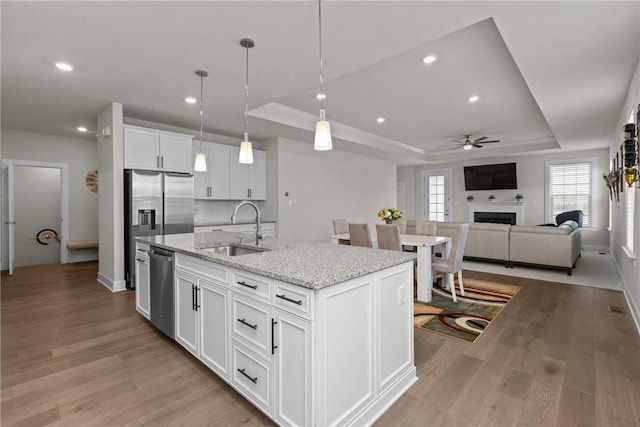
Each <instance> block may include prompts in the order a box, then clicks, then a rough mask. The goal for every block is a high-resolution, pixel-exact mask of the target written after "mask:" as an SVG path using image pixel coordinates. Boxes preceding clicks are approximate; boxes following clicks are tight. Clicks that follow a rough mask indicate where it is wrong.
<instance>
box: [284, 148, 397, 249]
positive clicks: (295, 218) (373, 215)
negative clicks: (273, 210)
mask: <svg viewBox="0 0 640 427" xmlns="http://www.w3.org/2000/svg"><path fill="white" fill-rule="evenodd" d="M272 143H273V144H277V147H278V148H277V152H278V158H277V163H278V164H277V166H278V169H277V171H278V185H277V193H278V195H277V197H278V218H277V222H278V237H279V238H281V239H288V238H290V239H296V240H307V241H323V242H328V241H329V238H330V236H331V234H332V232H333V227H332V223H331V220H332V219H334V218H344V219H346V220H347V221H350V222H367V223H370V224H372V225H373V224H375V223H379V222H380V220H379V219H378V217H377V213H378V211H379V210H380V209H381V208H383V207H394V206H395V204H396V166H395V163H393V162H388V161H384V160H379V159H374V158H371V157H366V156H362V155H358V154H353V153H348V152H344V151H339V150H335V149H334V150H332V151H315V150H314V149H313V146H312V145H311V144H309V143H305V142H299V141H293V140H288V139H282V138H281V139H278V141H277V142H272ZM287 192H288V193H289V195H288V196H285V193H287ZM290 203H291V204H290Z"/></svg>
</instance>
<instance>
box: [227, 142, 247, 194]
mask: <svg viewBox="0 0 640 427" xmlns="http://www.w3.org/2000/svg"><path fill="white" fill-rule="evenodd" d="M239 155H240V149H239V148H235V147H234V148H231V149H230V150H229V198H230V199H232V200H243V199H248V198H249V166H250V165H245V164H242V163H239V162H238V156H239Z"/></svg>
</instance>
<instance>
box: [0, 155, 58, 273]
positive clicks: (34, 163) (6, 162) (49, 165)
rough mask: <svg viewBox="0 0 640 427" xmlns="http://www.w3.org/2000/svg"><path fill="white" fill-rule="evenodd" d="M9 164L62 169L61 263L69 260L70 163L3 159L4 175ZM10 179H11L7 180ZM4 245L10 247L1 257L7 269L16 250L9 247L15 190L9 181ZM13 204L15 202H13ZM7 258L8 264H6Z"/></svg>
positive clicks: (5, 196)
mask: <svg viewBox="0 0 640 427" xmlns="http://www.w3.org/2000/svg"><path fill="white" fill-rule="evenodd" d="M9 165H12V166H13V167H15V166H27V167H37V168H52V169H59V170H60V263H61V264H67V263H68V262H69V249H68V248H67V243H68V242H69V165H68V164H67V163H54V162H40V161H35V160H18V159H2V170H3V176H5V175H4V172H5V169H6V172H7V175H8V171H9ZM7 181H9V180H7ZM2 190H3V191H2V247H4V248H8V249H11V250H7V256H6V258H5V254H4V252H3V253H2V258H1V259H0V269H6V268H5V267H7V268H8V265H9V262H8V261H9V253H12V252H15V249H14V248H9V245H10V242H9V224H8V221H9V218H8V214H9V211H8V209H9V201H10V200H11V201H13V197H14V190H13V188H9V183H8V182H3V184H2ZM12 204H13V203H12ZM5 260H6V262H7V264H6V265H5Z"/></svg>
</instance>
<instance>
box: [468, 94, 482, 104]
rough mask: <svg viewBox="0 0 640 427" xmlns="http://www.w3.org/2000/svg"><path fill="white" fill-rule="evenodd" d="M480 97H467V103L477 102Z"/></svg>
mask: <svg viewBox="0 0 640 427" xmlns="http://www.w3.org/2000/svg"><path fill="white" fill-rule="evenodd" d="M479 99H480V97H479V96H478V95H473V96H470V97H469V102H478V100H479Z"/></svg>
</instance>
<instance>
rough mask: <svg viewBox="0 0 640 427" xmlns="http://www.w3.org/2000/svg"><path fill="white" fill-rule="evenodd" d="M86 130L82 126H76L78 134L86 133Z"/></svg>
mask: <svg viewBox="0 0 640 427" xmlns="http://www.w3.org/2000/svg"><path fill="white" fill-rule="evenodd" d="M86 131H87V128H86V127H84V126H78V132H86Z"/></svg>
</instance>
